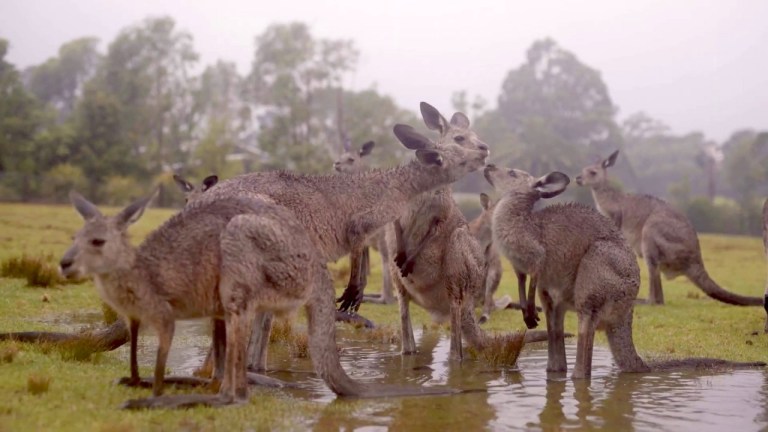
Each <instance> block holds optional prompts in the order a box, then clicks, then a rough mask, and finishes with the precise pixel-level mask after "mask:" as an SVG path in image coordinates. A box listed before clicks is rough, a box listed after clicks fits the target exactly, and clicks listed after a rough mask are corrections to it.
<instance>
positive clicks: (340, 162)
mask: <svg viewBox="0 0 768 432" xmlns="http://www.w3.org/2000/svg"><path fill="white" fill-rule="evenodd" d="M375 145H376V143H374V142H373V141H368V142H367V143H365V144H363V145H362V146H361V147H360V150H353V149H351V148H350V147H349V144H348V143H345V145H344V153H342V154H341V156H339V158H338V159H336V161H335V162H333V169H335V170H336V171H338V172H340V173H351V172H360V171H365V169H366V168H367V166H366V164H365V161H364V160H363V158H364V157H366V156H368V155H369V154H371V150H373V146H375Z"/></svg>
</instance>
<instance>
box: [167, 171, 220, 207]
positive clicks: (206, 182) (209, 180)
mask: <svg viewBox="0 0 768 432" xmlns="http://www.w3.org/2000/svg"><path fill="white" fill-rule="evenodd" d="M173 181H174V182H175V183H176V185H177V186H178V187H179V189H181V191H182V192H184V198H185V199H184V202H185V203H189V202H190V201H194V200H195V199H196V198H197V197H199V196H200V194H202V193H203V192H205V191H207V190H208V189H210V188H212V187H213V186H214V185H215V184H216V183H218V182H219V176H217V175H209V176H208V177H206V178H204V179H203V184H201V185H200V187H195V185H193V184H192V183H190V182H188V181H187V180H186V179H185V178H184V177H182V176H180V175H178V174H174V175H173Z"/></svg>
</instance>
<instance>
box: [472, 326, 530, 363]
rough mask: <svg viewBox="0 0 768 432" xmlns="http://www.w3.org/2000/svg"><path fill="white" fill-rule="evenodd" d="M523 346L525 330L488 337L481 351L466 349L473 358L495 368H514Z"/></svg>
mask: <svg viewBox="0 0 768 432" xmlns="http://www.w3.org/2000/svg"><path fill="white" fill-rule="evenodd" d="M524 344H525V330H518V331H516V332H512V333H507V332H504V333H495V334H490V335H488V341H487V346H486V347H485V348H484V349H482V350H475V349H472V348H471V347H470V348H468V349H467V351H468V352H469V355H470V356H472V357H473V358H479V359H481V360H482V361H484V362H485V363H488V364H489V365H491V366H495V367H514V366H515V365H516V364H517V358H518V357H520V352H522V350H523V345H524Z"/></svg>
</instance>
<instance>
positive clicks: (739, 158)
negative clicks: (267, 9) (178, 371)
mask: <svg viewBox="0 0 768 432" xmlns="http://www.w3.org/2000/svg"><path fill="white" fill-rule="evenodd" d="M11 48H12V44H11V43H9V41H7V40H3V39H0V94H1V95H2V97H1V98H0V200H5V201H26V202H29V201H44V202H57V201H62V200H66V196H67V192H68V191H69V190H70V189H77V190H80V191H82V192H83V193H85V194H86V195H88V196H89V197H90V198H92V199H93V200H94V201H97V202H102V203H114V204H123V203H125V202H126V201H127V200H129V199H131V198H132V197H136V196H139V195H142V194H143V193H145V191H146V190H147V189H148V188H149V187H150V186H151V185H153V184H162V185H166V187H165V188H163V189H161V194H160V197H159V201H160V205H176V204H178V201H179V200H180V199H181V198H180V196H179V195H177V194H175V193H172V192H169V189H168V187H167V186H168V185H170V183H171V182H170V177H171V176H172V175H173V173H174V172H176V173H180V174H182V175H185V176H189V177H192V178H202V177H204V176H206V175H208V174H211V173H216V174H218V175H219V176H220V177H222V178H227V177H231V176H234V175H237V174H241V173H244V172H250V171H258V170H267V169H290V170H298V171H302V172H310V173H320V172H329V171H330V167H331V163H332V161H333V160H334V158H335V157H336V156H337V155H338V154H340V153H341V151H342V148H343V142H344V141H346V140H349V141H350V142H352V143H353V144H359V143H362V142H365V141H368V140H374V141H376V151H374V152H373V153H372V155H371V159H372V165H374V166H389V165H393V164H395V163H398V162H399V161H401V160H402V158H403V157H404V154H403V152H402V150H401V146H400V145H399V144H398V143H397V142H396V141H395V138H394V136H393V135H392V133H391V127H392V125H393V124H395V123H410V124H414V125H416V124H418V120H417V119H418V117H417V116H416V115H415V113H414V112H413V111H412V110H410V109H405V108H402V107H399V106H398V105H397V104H396V103H395V101H394V100H393V99H392V98H391V97H390V96H388V95H385V94H381V93H380V92H378V91H377V90H376V89H375V88H369V89H364V90H356V91H355V90H351V89H345V88H344V87H343V77H344V76H345V75H346V74H349V73H351V72H354V70H355V68H356V66H357V60H358V57H359V54H360V53H359V51H358V49H357V47H356V46H355V44H354V42H353V41H352V40H346V39H324V38H317V37H315V36H313V35H312V33H311V30H310V28H309V27H308V26H307V25H306V24H304V23H300V22H293V23H280V24H274V25H271V26H269V27H268V28H267V29H266V30H265V31H264V32H263V33H261V34H259V35H257V36H256V38H255V43H254V51H253V61H252V63H251V68H250V70H249V71H248V72H247V74H245V75H241V74H240V73H238V71H237V68H236V67H235V64H234V63H232V62H228V61H226V60H218V61H216V62H215V63H213V64H208V65H200V64H199V62H200V59H199V54H198V53H197V51H196V50H195V46H194V39H193V36H192V34H190V33H189V32H188V31H185V30H183V29H179V28H178V27H177V25H176V23H175V21H174V20H173V19H172V18H171V17H152V18H147V19H145V20H143V21H141V22H139V23H137V24H135V25H132V26H129V27H127V28H125V29H123V30H122V31H120V32H119V34H118V35H117V36H116V37H115V39H114V40H112V41H111V42H109V44H108V45H107V46H106V50H105V51H104V52H102V51H100V50H99V40H98V39H96V38H93V37H83V38H80V39H76V40H73V41H69V42H66V43H64V44H63V45H62V46H61V47H60V49H59V51H58V53H57V55H56V56H54V57H52V58H50V59H48V60H46V61H45V62H43V63H42V64H39V65H34V66H31V67H28V68H26V69H24V70H19V69H18V68H16V67H15V66H14V65H13V64H11V63H9V62H8V61H7V60H6V57H7V54H8V51H9V49H11ZM452 102H453V105H454V108H455V109H456V110H459V111H462V112H465V113H467V114H468V115H470V116H471V117H472V118H473V124H474V128H475V129H476V130H477V132H478V133H479V134H480V136H481V137H483V139H484V140H485V141H486V142H488V143H490V144H491V146H492V160H493V162H495V163H497V164H502V165H514V166H516V167H520V168H523V169H526V170H529V171H531V172H533V173H544V172H548V171H552V170H560V171H563V172H565V173H568V174H575V173H577V172H578V171H579V170H580V169H581V167H582V166H584V165H585V164H588V163H591V162H592V161H593V160H594V159H596V158H597V157H599V156H601V155H602V156H604V155H606V154H608V153H610V152H611V151H613V150H615V149H617V148H618V149H621V150H622V153H621V154H622V157H620V163H619V166H618V167H617V169H615V170H614V172H616V176H617V177H616V178H615V179H616V181H617V182H620V183H621V184H623V185H624V187H625V188H626V189H628V190H631V191H639V192H644V193H649V194H653V195H656V196H661V197H664V198H666V199H668V200H670V201H672V202H673V203H675V204H676V205H677V206H678V207H679V208H680V209H681V210H683V211H685V212H686V213H687V214H688V215H689V216H690V217H691V218H692V220H693V221H694V224H695V225H696V226H697V228H698V229H700V230H704V231H715V232H728V233H752V234H754V233H757V232H759V229H760V224H759V212H760V206H761V204H762V203H761V199H762V198H763V197H765V196H766V193H767V192H768V191H766V180H767V179H768V164H766V162H768V160H766V158H768V133H766V132H761V131H756V130H739V131H734V133H733V134H732V135H731V137H730V138H729V139H728V140H726V142H724V143H717V142H713V141H712V140H709V139H707V138H706V137H705V136H704V134H702V133H699V132H691V133H687V134H683V135H677V134H674V133H673V132H672V131H670V129H669V128H668V127H667V126H665V125H664V123H663V122H662V121H661V120H658V119H654V118H652V117H650V116H648V115H646V114H644V113H635V114H632V115H629V116H627V117H626V118H624V119H623V120H621V121H620V120H619V119H618V115H617V113H618V107H617V106H616V105H615V104H614V103H613V101H612V99H611V97H610V93H609V90H608V87H607V85H606V84H605V82H604V81H603V79H602V77H601V75H600V72H599V71H598V70H597V69H594V68H592V67H591V66H589V65H587V64H585V63H583V62H582V61H581V60H580V59H579V58H578V57H577V56H576V55H575V54H574V53H572V52H570V51H568V50H567V49H565V48H563V47H561V46H560V45H558V44H557V42H555V41H554V40H552V39H548V38H545V39H542V40H537V41H534V42H533V44H532V45H531V46H530V48H529V49H528V51H527V52H526V56H525V60H524V62H523V63H522V64H521V65H518V66H517V67H514V68H513V69H511V70H510V71H509V72H508V73H507V76H506V77H505V79H504V81H503V83H502V86H501V89H500V91H499V95H498V98H497V104H496V105H495V107H494V108H489V106H488V105H489V104H488V103H487V101H485V100H483V99H482V98H481V97H477V96H475V97H471V96H470V95H468V94H467V92H466V91H464V90H461V89H457V91H456V92H455V93H454V94H453V97H452ZM456 190H457V191H463V192H479V191H484V190H486V187H485V184H484V181H483V180H482V178H481V177H480V176H479V175H475V176H470V177H468V178H466V179H464V180H463V181H462V182H460V183H459V184H457V185H456ZM567 199H575V200H578V201H583V202H590V201H591V198H590V196H589V193H588V191H587V190H585V189H582V188H576V187H574V188H570V192H569V196H568V197H567Z"/></svg>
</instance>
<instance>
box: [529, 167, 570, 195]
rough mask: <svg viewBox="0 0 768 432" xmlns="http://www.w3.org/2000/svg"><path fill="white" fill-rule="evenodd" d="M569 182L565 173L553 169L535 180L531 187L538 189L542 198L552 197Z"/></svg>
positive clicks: (558, 193)
mask: <svg viewBox="0 0 768 432" xmlns="http://www.w3.org/2000/svg"><path fill="white" fill-rule="evenodd" d="M570 182H571V179H570V178H568V176H567V175H565V174H563V173H561V172H559V171H554V172H551V173H549V174H547V175H545V176H544V177H540V178H539V179H538V180H536V181H535V182H534V183H533V188H534V189H536V190H537V191H539V193H540V194H541V197H542V198H553V197H556V196H558V195H560V194H561V193H563V191H564V190H565V188H566V187H568V183H570Z"/></svg>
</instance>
